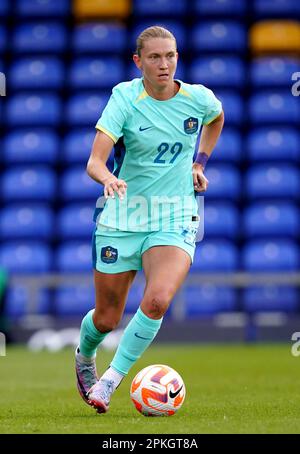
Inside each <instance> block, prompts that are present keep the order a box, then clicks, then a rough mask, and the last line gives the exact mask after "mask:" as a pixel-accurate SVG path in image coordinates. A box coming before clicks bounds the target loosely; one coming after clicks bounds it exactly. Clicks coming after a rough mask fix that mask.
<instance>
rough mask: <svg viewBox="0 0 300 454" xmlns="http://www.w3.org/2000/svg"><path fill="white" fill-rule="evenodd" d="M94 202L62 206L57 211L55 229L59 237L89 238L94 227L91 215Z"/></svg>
mask: <svg viewBox="0 0 300 454" xmlns="http://www.w3.org/2000/svg"><path fill="white" fill-rule="evenodd" d="M94 211H95V204H72V205H67V206H64V207H63V208H62V209H61V210H60V212H59V213H58V217H57V221H56V226H57V227H56V231H57V233H58V235H59V236H60V238H65V239H67V238H70V239H73V238H85V239H91V238H92V232H93V230H94V228H95V223H94V222H93V215H94Z"/></svg>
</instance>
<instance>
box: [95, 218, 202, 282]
mask: <svg viewBox="0 0 300 454" xmlns="http://www.w3.org/2000/svg"><path fill="white" fill-rule="evenodd" d="M196 232H197V229H194V231H193V232H190V231H189V232H188V231H186V230H180V231H174V232H163V231H158V232H124V231H120V230H115V229H110V230H108V228H107V227H101V226H100V225H98V227H97V228H96V229H95V231H94V234H93V267H94V269H96V270H97V271H100V272H102V273H111V274H114V273H122V272H124V271H130V270H141V269H142V255H143V253H144V252H146V251H147V250H148V249H150V248H151V247H153V246H177V247H179V248H181V249H183V250H184V251H186V252H187V253H188V254H189V256H190V258H191V263H192V262H193V258H194V252H195V238H196Z"/></svg>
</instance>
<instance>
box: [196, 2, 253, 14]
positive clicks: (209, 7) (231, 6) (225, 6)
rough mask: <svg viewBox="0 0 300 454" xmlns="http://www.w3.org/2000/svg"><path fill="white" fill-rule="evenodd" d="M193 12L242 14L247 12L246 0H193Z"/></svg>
mask: <svg viewBox="0 0 300 454" xmlns="http://www.w3.org/2000/svg"><path fill="white" fill-rule="evenodd" d="M193 3H194V8H195V12H196V13H198V14H199V15H200V17H201V16H206V15H221V16H223V17H224V16H230V17H232V16H243V15H244V14H246V12H247V0H221V1H220V0H194V2H193Z"/></svg>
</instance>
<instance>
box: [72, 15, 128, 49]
mask: <svg viewBox="0 0 300 454" xmlns="http://www.w3.org/2000/svg"><path fill="white" fill-rule="evenodd" d="M126 39H127V36H126V28H125V27H124V25H123V24H119V23H114V22H112V23H106V22H99V23H98V22H92V23H86V24H80V25H77V26H76V28H75V30H74V33H73V47H74V50H75V51H76V53H77V54H78V53H80V52H86V53H87V52H96V53H97V54H99V52H101V53H104V52H118V53H120V52H123V51H124V50H125V46H126Z"/></svg>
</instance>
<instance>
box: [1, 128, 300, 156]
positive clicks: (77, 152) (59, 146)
mask: <svg viewBox="0 0 300 454" xmlns="http://www.w3.org/2000/svg"><path fill="white" fill-rule="evenodd" d="M95 133H96V131H95V129H94V128H93V126H92V125H91V126H90V127H87V128H79V129H75V130H71V131H70V132H69V133H67V134H66V135H65V136H64V137H63V138H62V139H60V137H59V135H58V133H57V132H55V130H53V129H50V128H24V129H18V130H16V131H12V132H10V133H8V134H6V136H5V137H4V139H3V141H2V142H1V149H2V155H3V161H4V162H6V163H52V164H55V163H59V162H68V163H79V162H80V163H86V162H87V159H88V157H89V154H90V150H91V148H92V144H93V140H94V137H95ZM299 159H300V134H299V132H298V131H297V129H296V128H292V127H267V128H266V127H260V128H259V127H258V128H253V129H252V130H250V131H249V133H248V135H247V136H246V137H245V138H244V141H242V135H241V132H240V131H239V130H238V129H235V128H232V127H228V126H225V127H224V129H223V131H222V134H221V137H220V139H219V141H218V143H217V146H216V148H215V150H214V152H213V154H212V156H211V158H210V164H211V163H212V162H219V161H226V162H230V161H233V162H240V161H242V160H244V161H245V160H249V161H268V162H271V161H284V162H288V161H291V162H297V161H299ZM110 160H112V155H111V157H110Z"/></svg>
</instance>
